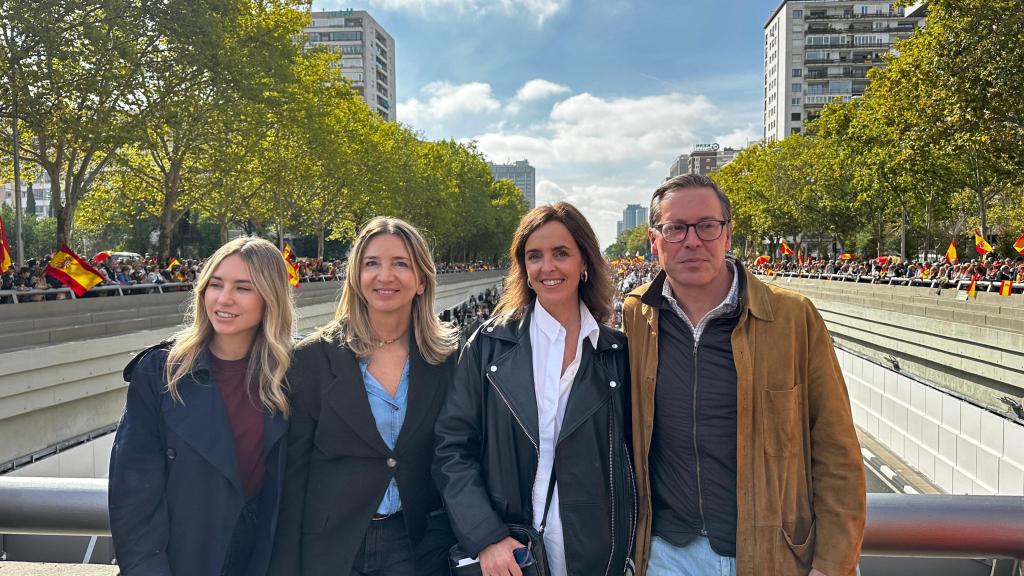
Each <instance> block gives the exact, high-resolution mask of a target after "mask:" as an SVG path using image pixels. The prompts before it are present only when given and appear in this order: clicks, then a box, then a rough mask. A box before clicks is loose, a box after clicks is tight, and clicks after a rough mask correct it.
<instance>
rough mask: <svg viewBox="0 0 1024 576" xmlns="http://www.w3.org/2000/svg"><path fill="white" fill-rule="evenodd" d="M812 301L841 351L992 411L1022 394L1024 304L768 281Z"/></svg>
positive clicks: (949, 293) (990, 297) (913, 290)
mask: <svg viewBox="0 0 1024 576" xmlns="http://www.w3.org/2000/svg"><path fill="white" fill-rule="evenodd" d="M770 281H771V282H773V283H776V284H778V285H779V286H781V287H783V288H787V289H790V290H794V291H797V292H799V293H801V294H804V295H805V296H807V297H808V298H810V299H811V300H812V301H813V302H814V304H815V306H817V308H818V310H819V311H820V312H821V315H822V317H823V318H824V319H825V322H826V323H827V324H828V327H829V330H830V332H831V333H832V336H833V338H834V339H835V341H836V342H837V343H839V344H841V345H842V346H843V347H845V348H848V349H850V350H853V351H855V352H857V353H860V354H863V355H865V356H868V357H870V358H872V359H873V360H875V361H876V362H878V363H881V364H885V365H891V359H895V360H896V361H897V363H898V364H899V369H900V371H901V372H904V373H909V374H913V375H915V376H918V377H920V378H923V379H925V380H928V381H930V382H934V383H936V384H937V385H938V386H939V387H941V388H943V389H946V390H949V391H952V392H954V393H956V394H960V395H962V396H965V397H968V398H970V399H971V400H973V401H974V402H975V403H977V404H979V405H981V406H985V407H989V408H991V409H993V410H995V411H1005V410H1006V409H1007V406H1006V404H1004V403H1003V402H1002V401H1000V400H999V399H998V396H1003V395H1008V396H1011V397H1014V398H1017V399H1020V398H1021V397H1022V396H1024V298H1021V297H1020V296H1013V297H1002V296H999V295H997V294H988V293H982V294H979V299H978V300H977V301H974V300H972V301H969V302H961V301H957V300H956V299H955V291H953V290H943V291H942V293H941V294H935V292H934V291H933V290H930V289H927V288H917V287H904V286H879V285H870V284H853V283H842V282H828V281H823V280H803V279H796V280H792V281H790V280H788V279H785V278H778V277H776V278H775V279H772V280H770Z"/></svg>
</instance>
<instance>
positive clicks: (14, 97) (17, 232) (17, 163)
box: [9, 42, 25, 270]
mask: <svg viewBox="0 0 1024 576" xmlns="http://www.w3.org/2000/svg"><path fill="white" fill-rule="evenodd" d="M10 47H11V61H10V70H9V77H10V80H11V112H12V114H11V144H12V148H13V150H12V152H13V153H12V156H13V159H14V236H15V238H16V239H17V242H18V250H17V258H18V269H19V270H20V269H21V267H22V266H24V265H25V247H24V242H23V241H22V240H23V238H22V233H21V153H20V152H21V150H20V146H21V141H20V140H21V139H20V137H19V136H20V135H19V134H18V86H17V84H16V83H15V70H17V64H18V61H17V56H16V55H15V50H14V43H13V42H10Z"/></svg>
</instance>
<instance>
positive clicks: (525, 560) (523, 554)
mask: <svg viewBox="0 0 1024 576" xmlns="http://www.w3.org/2000/svg"><path fill="white" fill-rule="evenodd" d="M512 557H513V558H515V559H516V564H518V565H519V567H520V568H526V567H527V566H533V562H534V559H533V553H532V552H530V549H529V548H525V547H524V548H516V549H515V550H513V551H512Z"/></svg>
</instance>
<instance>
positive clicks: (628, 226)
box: [615, 204, 647, 237]
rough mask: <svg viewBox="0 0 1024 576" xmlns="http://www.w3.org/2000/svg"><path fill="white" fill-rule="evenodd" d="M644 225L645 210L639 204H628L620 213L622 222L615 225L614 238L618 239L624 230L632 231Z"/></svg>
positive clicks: (645, 220) (645, 222) (645, 221)
mask: <svg viewBox="0 0 1024 576" xmlns="http://www.w3.org/2000/svg"><path fill="white" fill-rule="evenodd" d="M644 224H647V208H646V207H644V206H641V205H639V204H628V205H626V209H625V210H623V211H622V220H619V221H618V222H617V223H616V227H615V236H616V237H618V236H619V235H620V234H622V233H623V232H625V231H626V230H632V229H633V228H636V227H637V226H643V225H644Z"/></svg>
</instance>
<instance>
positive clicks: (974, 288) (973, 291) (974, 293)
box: [967, 274, 978, 300]
mask: <svg viewBox="0 0 1024 576" xmlns="http://www.w3.org/2000/svg"><path fill="white" fill-rule="evenodd" d="M967 295H968V296H970V297H971V298H974V299H975V300H977V299H978V275H977V274H972V275H971V285H970V286H968V287H967Z"/></svg>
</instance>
